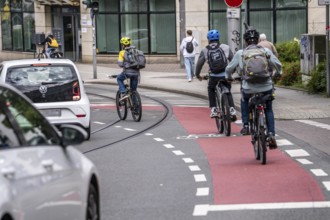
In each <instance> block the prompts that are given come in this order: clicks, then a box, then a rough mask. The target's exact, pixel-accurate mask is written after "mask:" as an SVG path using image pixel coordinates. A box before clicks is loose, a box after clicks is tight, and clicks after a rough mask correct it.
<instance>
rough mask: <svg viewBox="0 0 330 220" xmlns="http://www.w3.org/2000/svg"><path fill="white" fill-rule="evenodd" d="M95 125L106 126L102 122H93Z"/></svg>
mask: <svg viewBox="0 0 330 220" xmlns="http://www.w3.org/2000/svg"><path fill="white" fill-rule="evenodd" d="M93 123H94V124H99V125H104V124H105V123H104V122H100V121H93Z"/></svg>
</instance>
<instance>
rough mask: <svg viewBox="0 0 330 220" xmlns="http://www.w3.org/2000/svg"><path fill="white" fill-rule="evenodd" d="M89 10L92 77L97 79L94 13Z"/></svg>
mask: <svg viewBox="0 0 330 220" xmlns="http://www.w3.org/2000/svg"><path fill="white" fill-rule="evenodd" d="M92 11H93V10H91V17H92V32H93V79H97V70H96V37H95V14H94V13H93V12H92Z"/></svg>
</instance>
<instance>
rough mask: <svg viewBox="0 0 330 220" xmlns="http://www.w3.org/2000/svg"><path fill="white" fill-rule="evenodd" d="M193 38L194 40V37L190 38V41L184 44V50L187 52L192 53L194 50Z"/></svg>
mask: <svg viewBox="0 0 330 220" xmlns="http://www.w3.org/2000/svg"><path fill="white" fill-rule="evenodd" d="M193 40H194V38H192V39H191V41H188V42H187V44H186V50H187V52H188V53H192V52H193V51H194V44H193Z"/></svg>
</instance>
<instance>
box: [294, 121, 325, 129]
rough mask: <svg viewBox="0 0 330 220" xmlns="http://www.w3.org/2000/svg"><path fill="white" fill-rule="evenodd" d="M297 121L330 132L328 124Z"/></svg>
mask: <svg viewBox="0 0 330 220" xmlns="http://www.w3.org/2000/svg"><path fill="white" fill-rule="evenodd" d="M296 121H298V122H301V123H305V124H308V125H312V126H315V127H319V128H324V129H327V130H330V125H328V124H323V123H319V122H316V121H311V120H296Z"/></svg>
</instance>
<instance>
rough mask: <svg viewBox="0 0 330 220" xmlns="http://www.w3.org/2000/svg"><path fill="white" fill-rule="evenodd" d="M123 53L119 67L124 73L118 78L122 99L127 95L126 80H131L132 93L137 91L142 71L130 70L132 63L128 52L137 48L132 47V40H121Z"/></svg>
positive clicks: (119, 57) (119, 60)
mask: <svg viewBox="0 0 330 220" xmlns="http://www.w3.org/2000/svg"><path fill="white" fill-rule="evenodd" d="M120 44H121V47H122V48H121V49H122V50H121V51H120V52H119V56H118V65H119V67H121V68H123V72H122V73H120V74H119V75H118V76H117V83H118V86H119V91H120V92H121V94H122V97H124V96H125V94H126V88H125V85H124V80H125V79H126V78H130V87H131V89H132V91H136V90H137V87H138V82H139V76H140V70H139V69H136V68H130V63H129V62H128V60H129V58H128V53H127V51H128V50H129V49H131V48H135V46H131V39H130V38H129V37H122V38H121V39H120Z"/></svg>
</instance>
